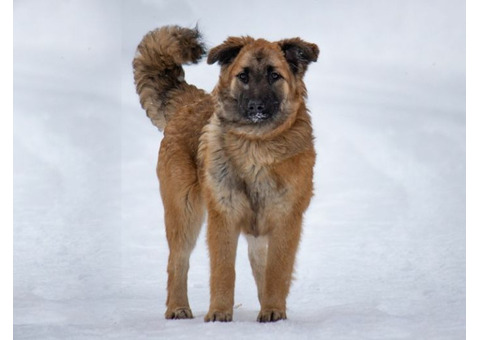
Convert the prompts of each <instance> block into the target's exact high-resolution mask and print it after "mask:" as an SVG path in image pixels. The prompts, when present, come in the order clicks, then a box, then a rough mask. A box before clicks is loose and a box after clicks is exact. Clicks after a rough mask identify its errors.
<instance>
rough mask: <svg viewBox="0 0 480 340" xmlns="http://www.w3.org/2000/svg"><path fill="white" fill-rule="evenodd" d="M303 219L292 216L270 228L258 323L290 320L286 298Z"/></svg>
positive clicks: (295, 215) (298, 215)
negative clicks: (288, 318)
mask: <svg viewBox="0 0 480 340" xmlns="http://www.w3.org/2000/svg"><path fill="white" fill-rule="evenodd" d="M301 226H302V216H301V215H300V214H293V216H290V217H289V218H286V219H285V220H284V221H283V222H280V223H279V222H277V225H276V226H274V227H273V228H272V229H271V232H270V235H269V241H268V255H267V265H266V272H265V283H264V287H263V295H262V301H261V302H260V304H261V310H260V313H259V314H258V318H257V321H259V322H272V321H278V320H282V319H286V318H287V313H286V308H287V307H286V299H287V295H288V291H289V289H290V283H291V281H292V272H293V267H294V264H295V255H296V252H297V248H298V243H299V241H300V233H301Z"/></svg>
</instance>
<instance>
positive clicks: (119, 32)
mask: <svg viewBox="0 0 480 340" xmlns="http://www.w3.org/2000/svg"><path fill="white" fill-rule="evenodd" d="M197 22H198V23H199V25H200V28H201V29H202V31H203V32H204V35H205V39H206V42H207V44H208V45H209V46H214V45H216V44H218V43H220V42H221V41H222V40H223V39H225V38H226V37H227V36H228V35H244V34H250V35H252V36H256V37H265V38H268V39H272V40H273V39H280V38H286V37H293V36H301V37H302V38H304V39H305V40H308V41H312V42H315V43H317V44H318V45H319V47H320V50H321V55H320V58H319V61H318V63H316V64H313V65H312V66H311V67H310V70H309V73H308V75H307V78H306V82H307V86H308V89H309V107H310V109H311V112H312V117H313V122H314V129H315V135H316V147H317V150H318V157H317V166H316V169H315V171H316V172H315V187H316V191H315V198H314V200H313V202H312V204H311V206H310V208H309V210H308V212H307V214H306V216H305V225H304V233H303V239H302V244H301V248H300V251H299V254H298V258H297V267H296V278H297V280H296V281H295V283H294V285H293V287H292V290H291V294H290V296H289V300H288V315H289V319H288V320H287V321H284V322H279V323H275V324H267V325H263V324H257V323H256V322H255V318H256V315H257V312H258V308H259V306H258V302H257V300H256V291H255V287H254V282H253V279H252V277H251V273H250V268H249V265H248V260H247V254H246V243H245V241H244V240H243V239H242V240H241V242H240V246H239V255H238V257H237V258H238V260H237V286H236V287H237V288H236V309H235V315H234V322H233V323H230V324H219V323H214V324H212V323H210V324H205V323H204V322H203V316H204V315H205V313H206V311H207V309H208V300H209V297H208V270H209V269H208V255H207V251H206V245H205V241H204V234H202V235H201V236H200V239H199V242H198V245H197V248H196V250H195V252H194V254H193V256H192V260H191V271H190V281H189V293H190V303H191V306H192V309H193V312H194V314H195V316H196V318H195V319H193V320H187V321H166V320H164V318H163V312H164V302H165V294H166V291H165V286H166V272H165V268H166V261H167V255H168V251H167V245H166V241H165V235H164V234H165V233H164V228H163V220H162V214H163V210H162V206H161V203H160V198H159V195H158V183H157V180H156V177H155V163H156V154H157V151H158V145H159V142H160V140H161V137H162V135H161V133H159V132H157V131H156V129H155V128H154V127H153V126H152V125H151V124H150V122H149V120H148V119H147V118H146V117H145V113H144V112H143V111H142V110H141V108H140V105H139V104H138V99H137V96H136V94H135V90H134V87H133V80H132V72H131V65H130V63H131V59H132V57H133V54H134V51H135V47H136V45H137V43H138V42H139V41H140V39H141V38H142V36H143V34H145V33H146V32H147V31H149V30H150V29H153V28H155V27H157V26H161V25H164V24H180V25H184V26H190V27H192V26H194V25H195V24H196V23H197ZM186 72H187V80H189V81H190V82H192V83H195V84H197V85H199V86H200V87H203V88H205V89H208V90H210V89H211V88H212V87H213V85H214V83H215V81H216V77H217V74H218V68H217V66H207V65H206V64H205V63H202V64H200V65H197V66H191V67H188V68H187V70H186ZM14 336H15V338H16V339H117V338H118V339H145V338H161V339H169V338H195V339H202V338H213V339H217V338H229V339H241V338H242V339H243V338H251V339H256V338H261V339H276V340H278V339H291V338H295V339H335V340H337V339H463V338H464V337H465V4H464V3H463V2H461V1H460V2H459V1H433V0H428V1H414V0H407V1H396V0H395V1H388V2H387V1H355V2H353V1H313V0H312V1H301V0H297V1H281V0H277V1H257V0H248V1H237V2H236V3H235V2H233V1H232V2H231V3H228V4H227V2H226V1H220V0H218V1H213V0H212V1H196V0H176V1H153V0H145V1H133V0H132V1H124V2H116V1H93V0H91V1H80V0H77V1H51V0H48V1H33V0H30V1H18V2H14Z"/></svg>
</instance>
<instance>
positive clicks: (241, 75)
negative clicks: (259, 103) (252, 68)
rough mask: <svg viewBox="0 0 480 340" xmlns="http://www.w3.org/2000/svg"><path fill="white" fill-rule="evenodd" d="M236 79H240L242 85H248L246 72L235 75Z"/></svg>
mask: <svg viewBox="0 0 480 340" xmlns="http://www.w3.org/2000/svg"><path fill="white" fill-rule="evenodd" d="M237 78H238V79H240V81H241V82H242V83H244V84H247V83H248V73H247V72H242V73H239V74H238V75H237Z"/></svg>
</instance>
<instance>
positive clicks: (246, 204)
mask: <svg viewBox="0 0 480 340" xmlns="http://www.w3.org/2000/svg"><path fill="white" fill-rule="evenodd" d="M229 151H230V152H229ZM209 159H210V160H211V162H209V163H208V169H206V170H207V172H206V176H207V182H208V186H209V189H210V192H211V193H212V195H213V197H212V198H214V200H215V201H216V205H217V208H219V209H220V210H221V211H222V212H223V213H225V214H226V215H227V216H230V217H232V218H233V219H236V220H245V219H247V222H246V223H244V224H245V225H244V226H243V227H244V229H245V231H246V232H247V233H251V234H259V233H262V227H263V226H264V225H265V224H266V223H265V218H266V215H268V214H269V213H271V212H272V211H273V210H276V209H279V207H280V206H282V205H283V202H284V195H286V194H287V193H288V191H289V190H288V185H287V184H286V183H285V182H284V181H283V179H282V178H280V177H279V176H277V175H276V173H275V167H274V165H273V164H268V163H267V162H265V157H264V156H262V155H261V152H260V151H259V150H258V146H253V147H251V148H248V147H244V148H241V149H234V150H233V151H232V150H231V149H228V148H224V147H222V148H218V149H216V150H214V151H213V152H212V153H211V154H210V157H209Z"/></svg>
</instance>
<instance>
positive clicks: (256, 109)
mask: <svg viewBox="0 0 480 340" xmlns="http://www.w3.org/2000/svg"><path fill="white" fill-rule="evenodd" d="M264 111H265V104H263V102H262V101H260V100H250V101H249V102H248V113H250V114H255V113H263V112H264Z"/></svg>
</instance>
